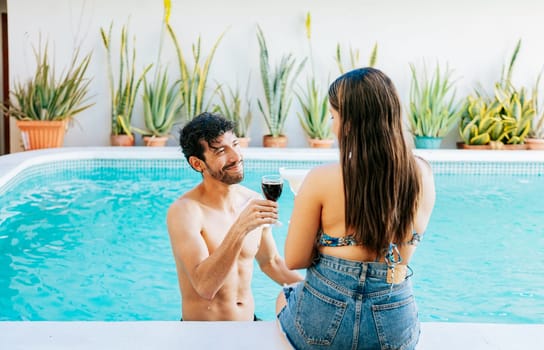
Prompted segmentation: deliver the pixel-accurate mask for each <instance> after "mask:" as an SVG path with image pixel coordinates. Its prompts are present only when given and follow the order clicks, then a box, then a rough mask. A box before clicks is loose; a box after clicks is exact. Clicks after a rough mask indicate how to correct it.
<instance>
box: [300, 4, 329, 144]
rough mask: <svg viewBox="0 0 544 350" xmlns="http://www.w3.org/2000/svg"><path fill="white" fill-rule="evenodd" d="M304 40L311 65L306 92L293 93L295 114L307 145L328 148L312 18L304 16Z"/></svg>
mask: <svg viewBox="0 0 544 350" xmlns="http://www.w3.org/2000/svg"><path fill="white" fill-rule="evenodd" d="M305 26H306V38H307V39H308V49H309V52H310V54H309V56H310V63H311V70H312V71H311V76H309V77H308V78H307V80H306V90H305V91H302V92H295V94H296V96H297V99H298V102H299V103H300V106H301V108H302V113H300V112H297V116H298V119H299V121H300V125H301V126H302V129H303V130H304V131H305V132H306V135H307V136H308V143H309V144H310V147H312V148H330V147H331V146H332V144H333V143H334V139H333V135H332V128H331V123H330V118H329V113H328V95H327V93H326V92H325V91H322V90H321V89H320V87H319V86H318V84H317V81H316V74H315V66H314V59H313V50H312V42H311V38H312V27H311V26H312V17H311V15H310V13H309V12H308V13H307V15H306V22H305Z"/></svg>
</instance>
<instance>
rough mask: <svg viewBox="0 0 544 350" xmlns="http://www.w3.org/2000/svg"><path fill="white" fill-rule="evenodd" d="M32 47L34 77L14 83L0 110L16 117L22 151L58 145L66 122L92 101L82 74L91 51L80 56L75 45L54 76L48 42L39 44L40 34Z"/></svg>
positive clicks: (85, 70)
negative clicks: (34, 65)
mask: <svg viewBox="0 0 544 350" xmlns="http://www.w3.org/2000/svg"><path fill="white" fill-rule="evenodd" d="M32 50H33V52H34V56H35V59H36V71H35V73H34V76H33V77H32V78H29V79H28V80H27V81H25V82H21V81H18V82H16V83H15V87H14V88H13V90H11V91H10V97H11V99H10V100H9V101H7V103H5V104H4V105H2V110H3V112H4V113H5V114H6V115H8V116H11V117H13V118H15V119H16V120H17V122H16V123H17V126H18V128H19V129H20V130H21V137H22V141H23V148H24V149H25V150H35V149H40V148H52V147H61V146H62V145H63V143H64V135H65V132H66V130H67V128H68V126H69V123H71V122H73V121H74V117H75V116H76V115H77V114H78V113H80V112H82V111H84V110H86V109H87V108H89V107H91V106H92V105H93V104H94V103H88V91H89V84H90V79H88V78H86V77H85V73H86V72H87V68H88V67H89V62H90V61H91V55H92V53H88V54H86V55H84V56H83V57H81V56H80V55H81V54H80V48H79V47H77V48H76V49H75V50H74V51H73V54H72V58H71V60H70V63H69V64H68V66H67V67H65V68H64V69H63V70H62V73H61V74H60V75H57V74H56V71H55V62H54V60H50V56H49V45H48V42H46V43H45V44H42V39H41V37H40V39H39V44H38V48H35V47H32Z"/></svg>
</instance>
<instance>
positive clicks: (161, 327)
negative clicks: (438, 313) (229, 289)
mask: <svg viewBox="0 0 544 350" xmlns="http://www.w3.org/2000/svg"><path fill="white" fill-rule="evenodd" d="M289 348H290V347H289V345H288V344H287V343H286V342H285V340H284V339H283V338H282V336H281V335H280V333H279V330H278V328H277V326H276V324H275V322H273V321H266V322H183V323H182V322H0V349H10V350H15V349H25V350H26V349H33V350H34V349H36V350H41V349H130V350H136V349H157V350H160V349H164V350H169V349H172V350H174V349H175V350H179V349H259V350H268V349H270V350H282V349H289ZM417 349H419V350H435V349H440V350H449V349H451V350H453V349H455V350H461V349H462V350H464V349H469V350H487V349H501V350H505V349H508V350H510V349H511V350H514V349H544V324H483V323H429V322H426V323H423V324H422V334H421V338H420V342H419V346H418V347H417Z"/></svg>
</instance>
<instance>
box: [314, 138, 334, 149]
mask: <svg viewBox="0 0 544 350" xmlns="http://www.w3.org/2000/svg"><path fill="white" fill-rule="evenodd" d="M308 143H309V144H310V147H311V148H331V147H332V145H333V144H334V140H333V139H325V140H320V139H308Z"/></svg>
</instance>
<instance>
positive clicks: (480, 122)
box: [459, 40, 536, 149]
mask: <svg viewBox="0 0 544 350" xmlns="http://www.w3.org/2000/svg"><path fill="white" fill-rule="evenodd" d="M520 48H521V40H519V41H518V43H517V45H516V47H515V49H514V52H513V54H512V57H511V58H510V61H509V64H508V67H507V68H506V67H504V66H503V69H502V74H501V79H500V81H498V82H496V83H495V85H494V94H493V95H492V96H488V95H486V94H485V93H484V92H483V91H481V90H478V89H476V90H475V93H474V95H471V96H468V98H467V102H466V104H465V108H464V111H463V114H462V117H461V122H460V123H459V133H460V135H461V138H462V140H463V142H462V143H459V146H460V147H461V148H478V149H526V145H525V138H526V137H527V135H528V134H529V132H530V131H531V124H532V122H533V119H534V118H535V115H536V110H535V106H536V105H535V103H536V99H535V98H534V97H535V93H534V92H533V94H532V96H529V94H528V93H527V91H526V90H525V88H524V87H522V88H521V89H518V88H516V87H515V86H514V85H513V84H512V73H513V69H514V65H515V62H516V59H517V57H518V54H519V51H520Z"/></svg>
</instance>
